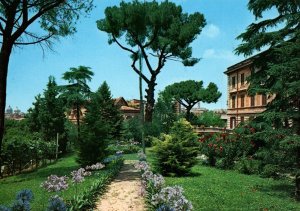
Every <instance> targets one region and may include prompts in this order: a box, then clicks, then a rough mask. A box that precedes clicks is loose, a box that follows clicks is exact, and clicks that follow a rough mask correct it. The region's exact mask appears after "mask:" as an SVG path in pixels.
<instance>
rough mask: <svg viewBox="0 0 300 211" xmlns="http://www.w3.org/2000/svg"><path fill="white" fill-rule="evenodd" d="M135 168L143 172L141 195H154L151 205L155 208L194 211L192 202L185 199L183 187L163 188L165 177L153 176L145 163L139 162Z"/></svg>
mask: <svg viewBox="0 0 300 211" xmlns="http://www.w3.org/2000/svg"><path fill="white" fill-rule="evenodd" d="M134 166H135V168H136V169H138V170H140V171H141V172H142V184H141V189H140V194H141V196H146V195H147V194H150V195H152V197H151V204H152V205H154V207H157V208H159V207H162V206H166V207H168V209H169V210H180V211H181V210H184V211H190V210H192V209H193V206H192V204H191V202H189V201H188V200H187V199H186V198H185V197H184V195H183V189H182V187H180V186H174V187H165V188H163V186H164V183H165V180H164V178H163V176H162V175H160V174H153V172H152V171H151V170H150V167H149V165H148V164H147V162H145V161H139V162H137V163H136V164H135V165H134ZM149 187H151V189H149ZM149 191H150V192H149Z"/></svg>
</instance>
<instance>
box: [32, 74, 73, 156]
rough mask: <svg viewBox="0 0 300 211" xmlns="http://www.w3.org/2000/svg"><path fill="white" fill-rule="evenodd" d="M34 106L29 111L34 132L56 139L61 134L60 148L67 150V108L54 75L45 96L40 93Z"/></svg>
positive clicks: (50, 79)
mask: <svg viewBox="0 0 300 211" xmlns="http://www.w3.org/2000/svg"><path fill="white" fill-rule="evenodd" d="M35 99H36V102H34V103H33V106H34V107H33V108H30V109H29V112H28V120H27V121H28V123H29V128H30V130H31V131H32V132H38V133H41V135H42V138H43V140H45V141H48V142H50V141H54V140H56V137H57V133H58V134H59V150H60V151H62V152H63V153H65V152H66V147H67V137H66V129H65V122H66V117H65V113H64V111H65V109H64V103H63V100H62V98H60V97H59V87H58V86H57V84H56V82H55V78H54V77H53V76H50V77H49V81H48V84H47V89H45V90H44V94H43V97H42V96H41V95H38V96H37V97H36V98H35Z"/></svg>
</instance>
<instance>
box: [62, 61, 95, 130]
mask: <svg viewBox="0 0 300 211" xmlns="http://www.w3.org/2000/svg"><path fill="white" fill-rule="evenodd" d="M93 75H94V73H93V72H92V71H91V70H90V68H89V67H85V66H79V67H78V68H75V67H71V68H70V71H67V72H65V73H64V74H63V77H62V78H63V79H64V80H66V81H68V82H69V83H70V84H69V85H65V86H61V87H60V88H61V91H62V92H63V94H62V97H63V98H64V101H65V103H66V106H67V110H71V109H73V110H74V111H76V120H77V130H78V135H79V132H80V117H81V116H82V114H81V108H82V107H83V106H84V105H85V103H86V101H87V99H88V98H89V94H90V92H91V91H90V87H89V86H88V85H87V82H88V81H91V80H92V76H93Z"/></svg>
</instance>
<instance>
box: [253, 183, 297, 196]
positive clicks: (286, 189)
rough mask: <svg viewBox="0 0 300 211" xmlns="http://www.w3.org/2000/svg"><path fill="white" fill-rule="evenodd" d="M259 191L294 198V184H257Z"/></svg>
mask: <svg viewBox="0 0 300 211" xmlns="http://www.w3.org/2000/svg"><path fill="white" fill-rule="evenodd" d="M255 188H256V189H257V190H258V191H260V192H263V193H265V194H268V195H272V196H276V197H278V198H292V197H293V192H294V186H293V185H292V184H276V185H268V186H256V187H255Z"/></svg>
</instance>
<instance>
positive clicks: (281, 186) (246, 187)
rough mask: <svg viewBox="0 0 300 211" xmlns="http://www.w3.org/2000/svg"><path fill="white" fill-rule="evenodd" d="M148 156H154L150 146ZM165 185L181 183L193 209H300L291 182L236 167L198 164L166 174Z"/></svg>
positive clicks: (196, 210)
mask: <svg viewBox="0 0 300 211" xmlns="http://www.w3.org/2000/svg"><path fill="white" fill-rule="evenodd" d="M147 160H148V162H151V161H152V160H153V154H152V153H151V149H148V150H147ZM165 179H166V185H168V186H169V185H171V186H173V185H180V186H182V187H183V188H184V195H185V196H186V197H187V199H188V200H190V201H191V202H192V204H193V206H194V210H195V211H200V210H228V211H229V210H230V211H231V210H233V211H234V210H247V211H248V210H262V211H269V210H300V203H299V202H296V201H295V200H294V199H293V198H292V196H291V195H292V193H293V189H294V186H293V183H292V182H291V181H288V180H274V179H265V178H260V177H259V176H256V175H244V174H240V173H237V172H235V171H223V170H219V169H216V168H211V167H207V166H202V165H197V166H195V167H194V168H193V176H190V177H165Z"/></svg>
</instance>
